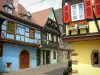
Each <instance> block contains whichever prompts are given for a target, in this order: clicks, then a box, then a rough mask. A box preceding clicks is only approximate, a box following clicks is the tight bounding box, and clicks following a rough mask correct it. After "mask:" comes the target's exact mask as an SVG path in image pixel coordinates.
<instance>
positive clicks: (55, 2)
mask: <svg viewBox="0 0 100 75" xmlns="http://www.w3.org/2000/svg"><path fill="white" fill-rule="evenodd" d="M40 1H41V2H40ZM19 3H20V4H22V5H23V6H24V7H25V8H26V10H28V11H30V12H37V11H39V10H43V9H47V8H50V7H53V8H54V9H58V8H61V3H62V0H19Z"/></svg>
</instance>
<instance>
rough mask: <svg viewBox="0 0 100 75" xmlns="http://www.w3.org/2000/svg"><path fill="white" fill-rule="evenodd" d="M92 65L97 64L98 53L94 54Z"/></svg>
mask: <svg viewBox="0 0 100 75" xmlns="http://www.w3.org/2000/svg"><path fill="white" fill-rule="evenodd" d="M93 55H94V64H99V59H98V53H94V54H93Z"/></svg>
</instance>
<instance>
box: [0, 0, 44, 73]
mask: <svg viewBox="0 0 100 75" xmlns="http://www.w3.org/2000/svg"><path fill="white" fill-rule="evenodd" d="M41 28H42V27H40V26H39V25H37V24H34V23H33V22H32V15H31V14H30V12H27V11H26V9H25V8H24V7H23V6H22V5H21V4H19V3H18V0H0V72H7V71H13V70H18V69H24V68H33V67H36V66H37V57H36V49H37V48H39V47H40V29H41Z"/></svg>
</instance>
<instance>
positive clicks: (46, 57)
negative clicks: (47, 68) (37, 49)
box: [43, 50, 50, 65]
mask: <svg viewBox="0 0 100 75" xmlns="http://www.w3.org/2000/svg"><path fill="white" fill-rule="evenodd" d="M43 64H44V65H45V64H50V51H49V50H44V51H43Z"/></svg>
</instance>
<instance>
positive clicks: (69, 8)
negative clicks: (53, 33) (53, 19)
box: [62, 0, 100, 75]
mask: <svg viewBox="0 0 100 75" xmlns="http://www.w3.org/2000/svg"><path fill="white" fill-rule="evenodd" d="M62 4H63V15H64V16H63V20H64V25H63V26H64V28H65V29H64V31H65V32H64V33H65V34H66V35H65V36H64V37H63V40H64V41H65V42H69V44H70V46H71V48H72V49H73V50H72V69H73V71H72V75H74V74H75V75H99V74H100V68H99V67H100V46H99V44H100V0H63V3H62Z"/></svg>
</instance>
